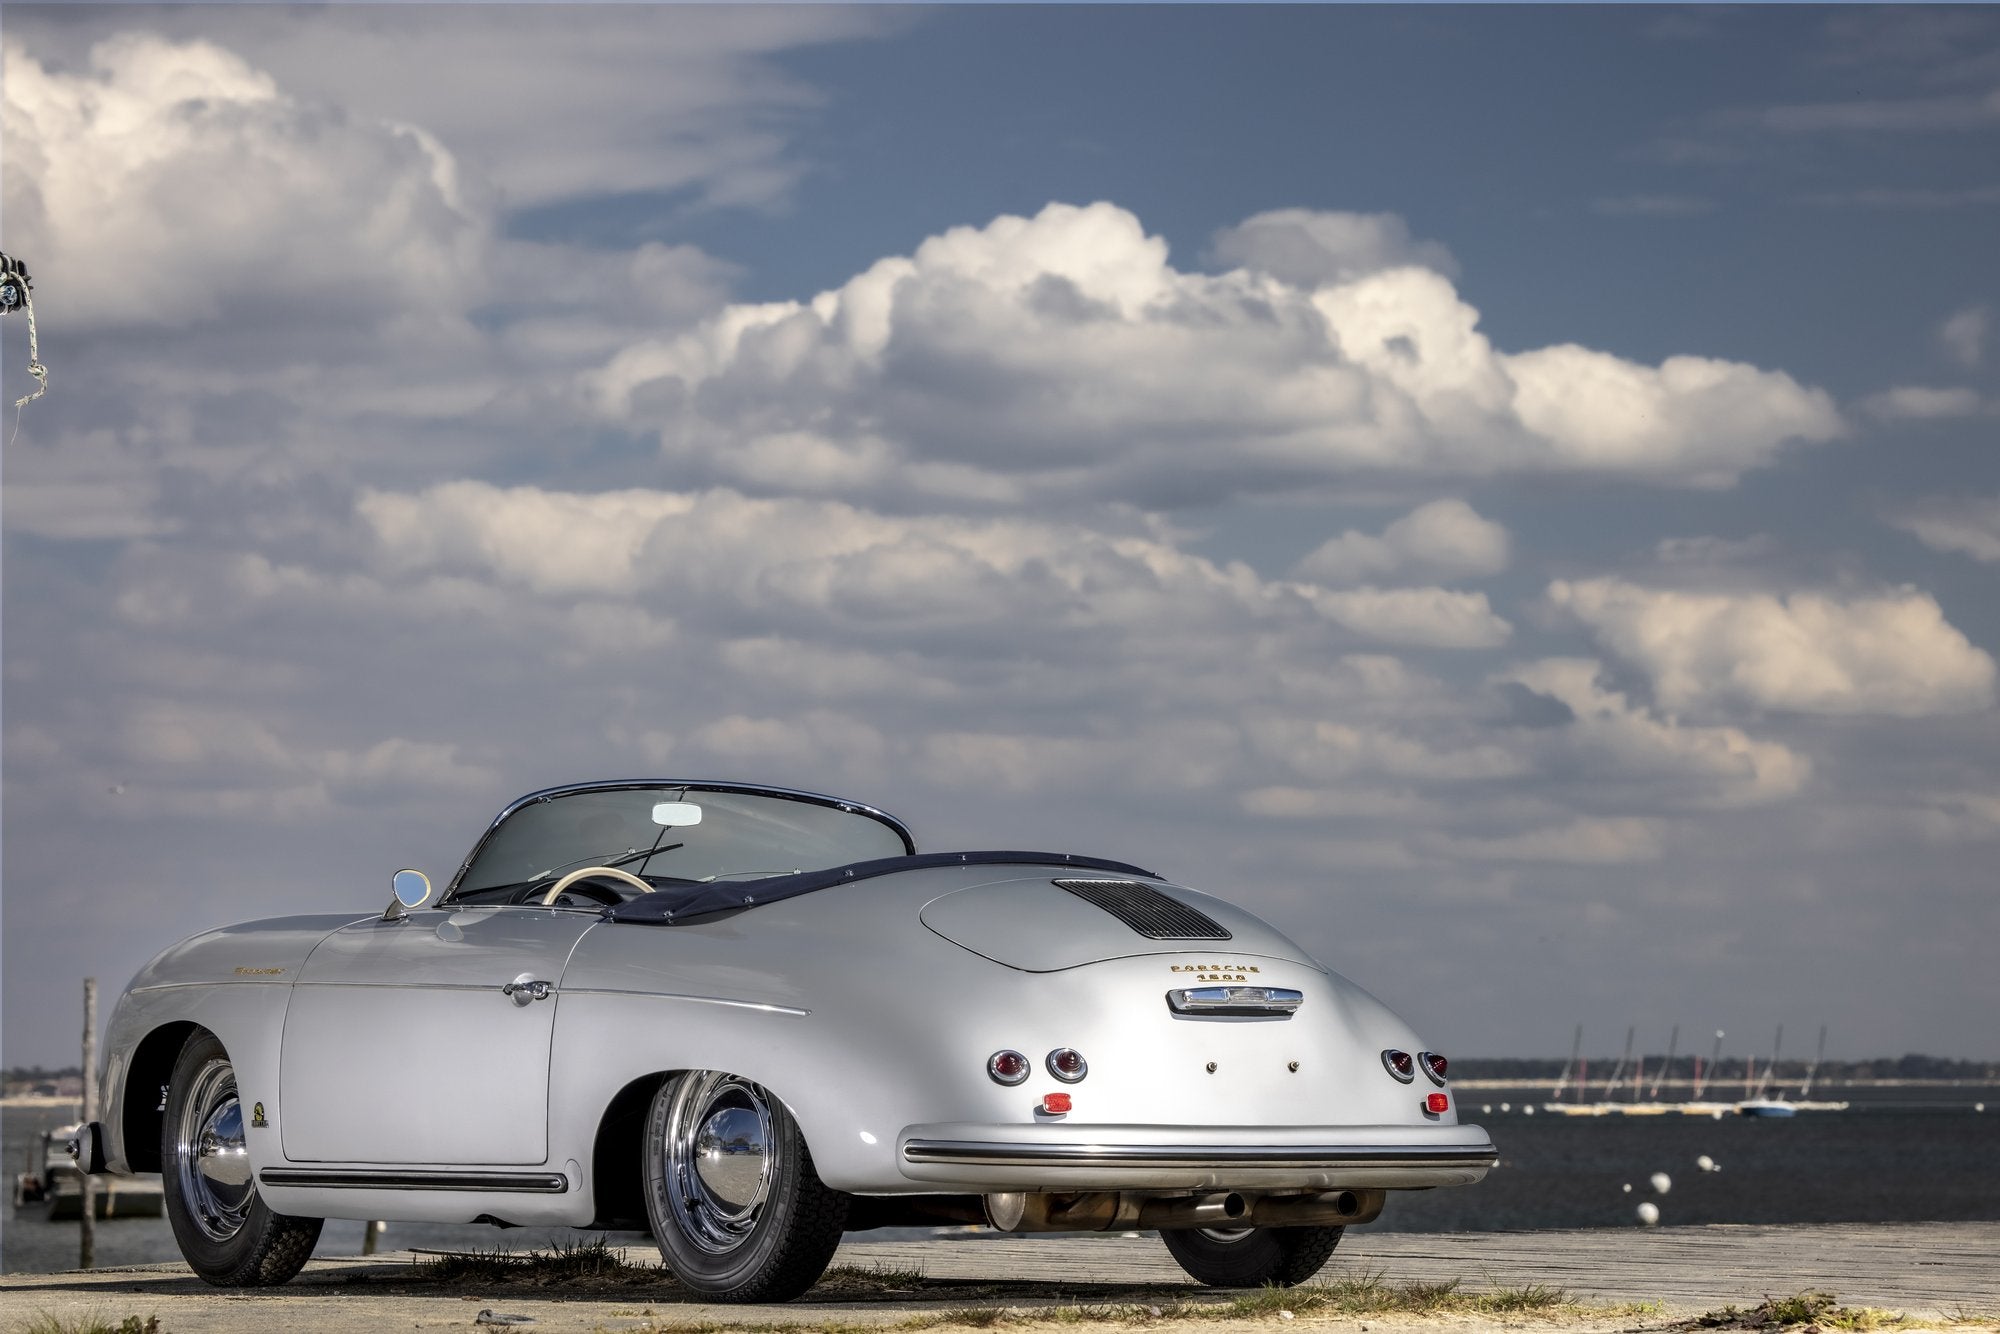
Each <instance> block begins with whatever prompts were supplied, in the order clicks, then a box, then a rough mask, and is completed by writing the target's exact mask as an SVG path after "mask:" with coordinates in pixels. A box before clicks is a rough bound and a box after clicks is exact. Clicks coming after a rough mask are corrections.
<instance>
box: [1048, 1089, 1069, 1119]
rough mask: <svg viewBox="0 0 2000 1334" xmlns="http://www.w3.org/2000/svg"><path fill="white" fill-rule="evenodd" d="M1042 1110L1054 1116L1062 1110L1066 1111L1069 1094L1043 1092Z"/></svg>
mask: <svg viewBox="0 0 2000 1334" xmlns="http://www.w3.org/2000/svg"><path fill="white" fill-rule="evenodd" d="M1042 1110H1043V1111H1045V1112H1047V1113H1048V1114H1049V1115H1051V1116H1055V1115H1058V1114H1060V1113H1062V1112H1066V1111H1068V1110H1069V1094H1067V1093H1044V1094H1043V1095H1042Z"/></svg>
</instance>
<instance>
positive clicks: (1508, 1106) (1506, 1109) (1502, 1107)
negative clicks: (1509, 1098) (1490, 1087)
mask: <svg viewBox="0 0 2000 1334" xmlns="http://www.w3.org/2000/svg"><path fill="white" fill-rule="evenodd" d="M1500 1110H1501V1111H1503V1112H1511V1111H1513V1110H1514V1104H1512V1103H1510V1102H1503V1103H1501V1104H1500Z"/></svg>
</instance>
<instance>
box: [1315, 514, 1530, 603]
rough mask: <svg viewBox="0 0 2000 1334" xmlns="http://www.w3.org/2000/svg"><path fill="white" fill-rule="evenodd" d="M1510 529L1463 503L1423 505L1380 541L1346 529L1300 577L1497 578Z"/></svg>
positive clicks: (1318, 551)
mask: <svg viewBox="0 0 2000 1334" xmlns="http://www.w3.org/2000/svg"><path fill="white" fill-rule="evenodd" d="M1509 547H1510V543H1509V541H1508V537H1507V530H1506V528H1505V527H1503V526H1502V525H1500V524H1497V523H1495V522H1493V521H1492V520H1491V519H1486V518H1481V517H1480V515H1479V514H1478V512H1477V511H1475V510H1474V509H1473V508H1472V506H1470V505H1468V504H1466V503H1465V502H1464V501H1462V500H1433V501H1431V502H1430V503H1429V504H1425V505H1419V506H1418V507H1417V508H1416V509H1414V510H1412V511H1410V512H1409V513H1408V514H1405V515H1404V516H1403V517H1402V518H1400V519H1397V520H1396V521H1395V522H1394V523H1391V524H1390V525H1389V526H1388V527H1387V528H1385V529H1383V531H1382V534H1381V535H1380V536H1379V537H1377V536H1373V535H1371V534H1368V533H1362V532H1357V531H1355V530H1354V529H1351V528H1350V529H1348V530H1347V531H1346V532H1344V533H1342V534H1341V535H1340V536H1339V537H1334V538H1329V539H1328V540H1327V541H1326V542H1324V543H1323V544H1321V545H1320V546H1319V547H1317V548H1315V549H1314V550H1313V551H1312V553H1311V554H1309V555H1308V556H1306V557H1305V559H1303V560H1301V561H1300V562H1299V563H1298V565H1297V566H1296V567H1295V569H1294V571H1293V573H1295V574H1296V575H1297V576H1298V577H1299V578H1301V579H1310V580H1313V581H1315V582H1318V583H1323V584H1345V583H1353V582H1356V581H1358V580H1363V579H1373V578H1383V577H1393V576H1397V575H1401V574H1403V573H1405V572H1408V571H1417V572H1422V573H1424V574H1429V575H1433V576H1437V577H1442V578H1447V579H1450V578H1460V577H1469V576H1478V575H1491V574H1498V573H1500V571H1502V570H1504V569H1506V568H1507V559H1508V553H1509Z"/></svg>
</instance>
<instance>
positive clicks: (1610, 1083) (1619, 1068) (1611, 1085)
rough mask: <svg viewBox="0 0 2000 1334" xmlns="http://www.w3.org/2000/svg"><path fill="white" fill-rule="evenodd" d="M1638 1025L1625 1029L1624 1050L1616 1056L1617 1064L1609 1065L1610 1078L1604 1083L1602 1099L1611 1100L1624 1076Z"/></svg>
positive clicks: (1637, 1031)
mask: <svg viewBox="0 0 2000 1334" xmlns="http://www.w3.org/2000/svg"><path fill="white" fill-rule="evenodd" d="M1638 1033H1639V1029H1638V1026H1637V1025H1636V1024H1635V1025H1631V1026H1629V1027H1627V1028H1626V1030H1625V1051H1624V1053H1623V1054H1622V1055H1620V1056H1619V1058H1618V1064H1616V1065H1614V1066H1612V1067H1611V1078H1610V1079H1608V1080H1606V1081H1605V1084H1604V1100H1605V1101H1606V1102H1610V1101H1611V1095H1612V1094H1614V1093H1616V1092H1617V1091H1618V1081H1619V1080H1620V1079H1621V1078H1623V1077H1624V1074H1625V1067H1626V1066H1627V1065H1629V1064H1631V1061H1632V1039H1633V1038H1634V1037H1636V1036H1638Z"/></svg>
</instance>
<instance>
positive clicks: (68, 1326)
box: [19, 1313, 160, 1334]
mask: <svg viewBox="0 0 2000 1334" xmlns="http://www.w3.org/2000/svg"><path fill="white" fill-rule="evenodd" d="M19 1329H20V1331H21V1334H160V1318H159V1317H158V1316H156V1315H149V1316H147V1317H146V1318H145V1319H143V1320H142V1319H140V1318H139V1317H138V1316H136V1315H128V1316H126V1317H125V1318H124V1319H123V1320H120V1321H119V1322H118V1323H117V1324H115V1325H114V1324H112V1323H111V1322H110V1321H109V1320H106V1319H104V1318H103V1317H101V1316H76V1317H71V1318H67V1319H65V1318H64V1317H62V1316H54V1315H48V1314H46V1313H44V1314H42V1315H38V1316H36V1317H35V1318H34V1319H32V1320H30V1321H29V1322H28V1323H27V1324H25V1325H22V1326H19Z"/></svg>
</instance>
